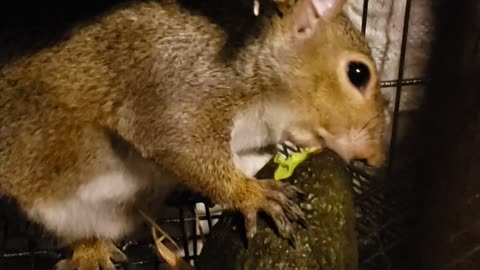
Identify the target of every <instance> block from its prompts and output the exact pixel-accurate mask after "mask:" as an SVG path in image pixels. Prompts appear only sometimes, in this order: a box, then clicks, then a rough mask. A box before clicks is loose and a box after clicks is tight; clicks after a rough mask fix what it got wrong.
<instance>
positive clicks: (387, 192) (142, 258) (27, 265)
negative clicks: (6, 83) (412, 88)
mask: <svg viewBox="0 0 480 270" xmlns="http://www.w3.org/2000/svg"><path fill="white" fill-rule="evenodd" d="M368 3H369V1H368V0H365V1H364V5H363V14H364V16H363V18H362V31H363V33H365V30H366V25H367V23H368V17H367V16H366V14H367V11H368ZM410 6H411V0H407V1H406V10H405V17H404V26H403V29H404V30H403V36H402V46H401V52H400V64H399V66H400V68H399V72H398V78H397V79H396V80H390V81H383V82H382V87H395V88H396V94H395V107H394V114H393V131H392V132H393V133H392V142H395V139H396V134H397V129H398V117H399V104H400V97H401V91H402V87H404V86H409V85H418V84H423V83H424V80H423V79H422V78H407V79H404V78H403V74H404V73H403V69H404V63H405V54H406V39H407V34H408V22H409V16H410ZM395 154H396V149H395V143H391V149H390V158H389V161H390V166H389V168H391V167H392V166H391V165H392V162H393V160H394V157H395ZM352 174H353V176H354V179H355V181H354V189H355V191H356V208H357V209H356V211H357V225H356V226H357V230H358V237H359V252H360V265H361V268H362V269H372V270H373V269H397V268H396V267H395V265H394V261H393V257H392V256H393V255H392V254H393V253H394V250H395V249H397V248H399V247H401V246H402V245H401V244H402V241H403V240H404V239H405V232H404V231H403V230H402V228H403V227H404V226H405V224H406V222H407V221H408V214H407V213H408V211H407V209H408V201H406V200H404V198H402V200H400V199H398V198H397V196H398V194H399V193H402V192H408V191H406V190H405V189H406V188H408V187H401V186H400V187H399V186H393V185H391V184H389V183H390V181H376V180H375V179H371V178H370V177H369V176H366V175H362V174H361V173H360V172H355V171H352ZM391 174H392V172H391V171H389V174H388V175H389V176H391ZM199 200H200V198H199V197H196V196H193V197H189V198H188V199H186V198H185V197H183V198H180V199H179V200H178V201H176V202H174V203H172V207H171V209H170V210H171V211H170V212H169V214H168V215H167V216H168V217H167V218H162V219H160V220H158V224H159V225H160V226H161V227H162V228H164V229H165V230H166V231H168V232H169V233H170V234H171V236H172V238H173V239H174V240H175V241H176V242H177V243H179V244H181V245H182V246H183V250H184V251H183V253H184V254H183V255H184V257H185V258H186V259H187V260H188V261H190V262H192V263H194V261H195V259H196V257H197V256H198V255H199V247H198V245H197V240H198V239H199V232H198V229H197V226H196V224H195V215H194V204H195V203H198V202H199ZM180 203H181V204H180ZM201 203H202V204H204V205H205V215H203V216H201V217H200V219H201V220H205V221H206V222H207V223H208V227H209V228H210V229H211V227H212V225H213V222H214V220H215V219H217V218H218V216H215V215H212V214H211V213H210V208H209V207H211V206H212V205H209V204H208V203H206V202H201ZM140 231H141V230H140ZM143 231H145V232H148V231H149V230H148V229H145V230H143ZM191 240H193V241H191ZM121 247H122V250H123V251H124V252H125V253H126V254H127V256H128V257H129V263H128V265H127V266H126V267H127V268H128V269H164V268H163V267H165V265H164V263H163V262H162V261H161V259H159V257H158V256H157V254H156V253H155V252H154V248H153V244H152V241H151V238H150V236H149V235H148V234H144V235H137V236H136V237H134V238H132V240H129V241H125V242H124V243H123V244H122V245H121ZM68 252H69V251H68V250H62V249H58V248H57V245H56V242H55V241H54V240H53V239H50V238H49V237H48V236H46V235H44V234H43V233H42V231H41V229H40V228H39V227H37V226H36V225H35V224H31V223H29V222H28V221H26V219H25V217H24V216H23V214H22V213H21V212H19V211H18V208H17V207H16V206H15V204H14V202H11V201H6V200H3V201H0V269H19V270H21V269H35V270H41V269H51V267H52V265H53V264H54V263H55V262H56V261H58V260H59V259H60V258H62V257H65V256H68V255H69V254H68ZM118 267H119V269H123V268H122V267H124V266H120V265H119V266H118Z"/></svg>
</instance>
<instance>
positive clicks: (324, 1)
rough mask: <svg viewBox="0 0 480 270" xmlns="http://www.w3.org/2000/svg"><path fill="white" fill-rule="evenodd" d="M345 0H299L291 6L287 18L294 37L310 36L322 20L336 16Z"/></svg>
mask: <svg viewBox="0 0 480 270" xmlns="http://www.w3.org/2000/svg"><path fill="white" fill-rule="evenodd" d="M345 2H346V0H299V1H298V2H297V3H296V5H295V6H294V7H293V8H292V10H291V13H290V14H289V15H290V16H289V17H290V18H289V20H288V24H289V28H290V30H291V31H293V35H294V37H295V38H301V39H304V38H308V37H310V36H311V35H312V34H313V33H315V31H316V30H317V28H318V27H319V26H320V25H321V24H322V22H325V21H328V20H329V19H331V18H333V17H335V16H337V15H338V14H339V13H340V12H341V10H342V8H343V5H344V4H345Z"/></svg>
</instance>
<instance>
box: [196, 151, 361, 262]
mask: <svg viewBox="0 0 480 270" xmlns="http://www.w3.org/2000/svg"><path fill="white" fill-rule="evenodd" d="M276 166H277V165H276V164H274V163H273V161H270V162H269V163H268V164H267V165H266V166H265V167H264V168H263V169H262V171H260V172H259V173H258V175H257V176H258V178H259V179H262V178H270V179H271V178H272V177H273V173H274V170H275V169H276ZM260 181H261V180H260ZM282 181H289V182H290V183H292V184H295V185H297V186H298V187H300V188H301V189H302V190H303V191H304V192H305V193H306V194H307V196H308V197H307V199H306V200H305V201H304V202H303V203H301V208H302V209H303V210H304V212H305V214H306V219H307V223H308V226H307V227H308V229H306V228H305V227H303V226H302V225H300V224H297V223H295V224H294V236H295V238H296V241H295V242H296V245H295V246H296V248H294V247H293V245H292V244H291V242H289V241H288V240H285V239H283V238H281V237H280V236H278V234H277V233H276V229H275V226H274V225H273V223H272V222H271V220H270V219H269V218H268V217H266V216H265V215H261V216H260V217H259V219H258V232H257V234H256V235H255V237H254V239H252V240H250V241H249V242H248V246H247V241H246V238H245V231H244V225H243V217H242V216H241V215H240V214H238V213H232V212H224V213H223V214H222V217H221V219H220V221H219V222H218V223H217V224H216V225H215V226H214V228H213V229H212V232H211V233H210V234H209V236H208V237H207V241H206V243H205V246H204V247H203V250H202V253H201V255H200V257H199V258H198V260H197V263H196V266H197V268H198V269H199V270H210V269H212V270H213V269H222V270H262V269H269V270H272V269H292V270H303V269H322V270H353V269H357V267H358V266H357V256H358V254H357V240H356V234H355V227H354V222H355V217H354V204H353V188H352V182H351V177H350V175H349V173H348V171H347V170H346V167H345V163H344V162H343V161H342V160H340V159H339V158H338V157H337V156H336V155H334V154H332V153H331V152H328V151H324V152H321V153H314V154H311V155H309V156H308V158H307V159H306V160H305V161H303V162H302V163H301V164H300V165H298V167H297V168H296V169H295V171H294V173H293V175H292V176H291V177H290V178H288V179H285V180H282Z"/></svg>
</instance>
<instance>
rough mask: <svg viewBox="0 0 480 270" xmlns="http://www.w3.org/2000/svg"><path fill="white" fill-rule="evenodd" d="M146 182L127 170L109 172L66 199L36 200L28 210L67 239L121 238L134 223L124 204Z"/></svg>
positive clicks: (51, 229)
mask: <svg viewBox="0 0 480 270" xmlns="http://www.w3.org/2000/svg"><path fill="white" fill-rule="evenodd" d="M143 185H144V183H142V182H140V181H138V180H137V179H135V178H134V177H131V176H130V175H128V174H126V173H124V172H120V171H118V172H110V173H107V174H104V175H99V176H98V177H96V178H95V179H93V180H92V181H90V182H88V183H87V184H85V185H83V186H81V187H80V188H79V189H78V190H77V191H76V192H75V193H74V194H72V196H70V197H69V198H67V199H66V200H63V201H59V202H47V203H42V204H35V206H34V207H33V208H31V209H30V210H29V212H28V214H29V215H30V216H32V217H33V219H34V220H39V221H41V223H43V225H44V226H45V227H46V228H48V229H49V230H50V231H53V232H54V233H55V234H57V235H59V236H63V238H66V239H81V238H84V237H93V236H101V237H104V238H110V239H119V238H121V237H123V236H124V235H125V234H127V233H129V232H130V231H131V230H132V229H133V225H134V224H133V221H132V220H131V218H129V216H128V215H127V214H126V212H125V209H124V206H125V204H126V203H128V202H129V201H132V200H133V198H134V196H135V194H136V193H137V192H138V191H139V190H140V189H141V188H142V186H143Z"/></svg>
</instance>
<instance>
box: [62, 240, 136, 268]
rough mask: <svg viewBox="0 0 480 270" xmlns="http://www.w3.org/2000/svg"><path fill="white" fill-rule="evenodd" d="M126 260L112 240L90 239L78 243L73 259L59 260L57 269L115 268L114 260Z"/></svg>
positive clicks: (120, 261)
mask: <svg viewBox="0 0 480 270" xmlns="http://www.w3.org/2000/svg"><path fill="white" fill-rule="evenodd" d="M112 261H113V262H119V263H122V262H126V261H127V256H125V254H123V252H121V251H120V250H119V249H118V248H117V247H115V245H114V244H113V243H112V242H111V241H107V240H99V239H95V240H88V241H83V242H81V243H78V244H77V245H76V246H75V248H74V251H73V256H72V258H71V259H65V260H61V261H59V262H58V263H57V264H56V265H55V267H54V269H55V270H115V265H114V264H113V262H112Z"/></svg>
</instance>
